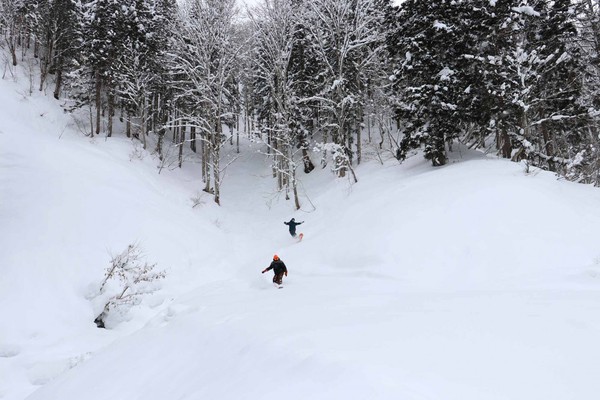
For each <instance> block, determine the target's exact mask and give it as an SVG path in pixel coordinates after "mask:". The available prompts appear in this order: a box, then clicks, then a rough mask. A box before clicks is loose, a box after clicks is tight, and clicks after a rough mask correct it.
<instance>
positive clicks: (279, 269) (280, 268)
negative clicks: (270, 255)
mask: <svg viewBox="0 0 600 400" xmlns="http://www.w3.org/2000/svg"><path fill="white" fill-rule="evenodd" d="M270 270H273V272H275V273H276V274H282V273H284V272H287V268H286V266H285V264H284V263H283V261H281V260H277V261H273V262H272V263H271V265H269V268H267V269H266V270H265V271H270Z"/></svg>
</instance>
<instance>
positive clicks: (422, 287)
mask: <svg viewBox="0 0 600 400" xmlns="http://www.w3.org/2000/svg"><path fill="white" fill-rule="evenodd" d="M19 87H20V86H19V85H17V84H14V83H12V82H8V81H0V227H1V228H0V244H1V248H0V398H1V399H3V400H22V399H25V398H27V399H29V400H55V399H61V400H79V399H86V400H100V399H102V400H105V399H106V400H108V399H110V400H132V399H144V400H165V399H189V400H192V399H281V398H285V399H286V400H293V399H307V398H313V399H419V400H421V399H440V400H441V399H443V400H454V399H456V400H470V399H473V400H481V399H486V400H487V399H511V400H512V399H523V400H525V399H526V400H533V399H543V400H550V399H556V400H564V399H578V400H584V399H585V400H587V399H590V400H591V399H595V398H597V396H598V393H600V380H598V376H599V374H600V346H598V337H599V335H600V320H599V319H598V315H599V313H600V290H599V289H600V247H599V245H598V243H600V241H599V240H598V239H599V238H600V235H599V234H598V226H600V212H599V211H598V210H600V191H598V190H597V189H594V188H591V187H587V186H584V185H577V184H573V183H567V182H564V181H558V180H557V179H556V177H555V176H553V175H552V174H550V173H546V172H540V171H537V170H536V171H533V172H532V173H530V174H525V173H524V168H523V166H521V165H518V164H515V163H510V162H507V161H501V160H496V159H493V158H488V157H484V156H483V155H481V154H478V153H470V152H465V151H463V152H462V153H461V154H459V153H456V154H454V155H453V157H454V161H455V162H453V163H450V164H449V165H448V166H446V167H443V168H438V169H432V168H431V167H429V166H428V164H427V163H426V162H425V161H423V160H421V159H420V158H419V157H414V158H411V159H409V160H408V161H407V162H406V163H405V164H403V165H400V166H399V165H398V164H397V163H395V162H389V163H387V164H386V165H384V166H381V165H379V164H378V163H376V162H367V163H365V164H363V165H361V166H360V167H359V168H357V173H358V176H359V183H358V184H356V185H353V186H349V184H348V181H346V180H335V178H333V177H332V176H331V174H330V173H329V172H328V171H327V170H318V171H315V172H314V173H311V174H310V175H304V174H302V173H301V174H300V179H301V181H302V182H301V183H302V185H301V187H302V190H303V193H302V199H303V205H304V207H303V211H301V212H293V211H292V210H293V206H292V204H291V202H286V201H285V200H284V199H283V197H282V196H281V195H278V194H277V193H275V192H274V182H273V180H272V179H271V177H270V174H269V169H268V161H266V160H264V157H263V156H262V155H261V154H260V153H259V152H258V151H259V150H260V146H258V145H256V144H249V143H246V145H245V146H246V147H245V148H244V151H243V154H242V156H241V157H240V158H239V159H238V160H237V161H235V162H234V163H233V164H232V165H231V166H230V167H229V169H228V171H227V174H226V177H225V180H224V183H223V197H222V203H223V206H222V207H217V206H216V205H214V204H213V203H212V201H211V200H210V196H206V197H205V198H204V200H202V197H201V196H202V195H201V193H202V192H201V191H200V188H201V187H202V185H201V182H200V181H199V177H200V173H199V171H198V170H197V169H198V168H199V167H198V165H197V164H195V163H194V162H193V161H190V162H187V163H185V164H184V168H183V170H178V169H171V168H168V167H167V168H164V169H163V170H162V171H161V173H160V174H158V169H157V167H156V165H157V160H156V159H154V158H153V157H152V155H150V154H148V153H145V152H143V151H141V150H140V149H139V148H136V147H135V145H134V144H132V142H130V141H129V140H126V139H124V138H120V137H116V138H111V139H109V140H105V139H103V138H95V139H93V140H92V139H90V138H88V137H84V136H83V135H82V134H81V133H80V132H79V131H78V129H77V127H76V124H74V123H73V121H72V119H71V117H70V116H68V115H65V114H63V113H62V111H61V110H60V108H59V107H58V105H57V104H56V103H55V102H54V101H51V100H49V99H47V98H45V97H42V96H37V95H34V96H33V97H29V96H27V95H22V94H19ZM198 196H200V197H201V201H200V204H199V205H198V206H196V207H192V206H193V201H192V198H197V197H198ZM313 205H314V207H313ZM291 217H295V218H296V219H297V220H300V221H305V223H304V224H303V225H301V226H300V228H301V229H300V231H302V232H304V233H305V235H306V236H305V238H304V240H303V241H302V242H301V243H297V242H296V241H295V240H293V239H291V238H290V236H289V234H288V233H287V230H286V228H287V227H286V226H285V225H283V221H284V220H289V218H291ZM132 242H137V243H139V244H140V246H141V247H142V248H143V249H144V251H145V254H146V255H147V258H148V260H150V261H151V262H156V263H157V265H158V267H159V268H161V269H163V270H165V271H166V273H167V277H166V279H165V280H164V281H163V282H162V289H161V290H159V291H158V292H156V293H155V294H153V295H151V296H148V297H147V298H145V299H144V301H143V303H142V304H141V305H140V306H139V307H136V308H134V309H132V310H131V311H130V313H129V314H128V320H127V321H123V322H122V323H120V324H118V325H116V326H115V327H114V329H98V328H96V326H95V325H94V323H93V320H94V317H95V316H97V315H98V313H99V312H100V311H101V310H102V304H101V303H99V302H98V300H97V299H95V298H93V295H94V293H95V292H96V291H97V290H98V284H99V282H100V281H101V279H102V277H103V274H104V271H105V269H106V267H107V266H108V263H109V261H110V259H111V255H114V254H116V253H118V252H120V251H122V250H123V249H124V248H125V247H126V246H127V245H128V244H130V243H132ZM274 253H277V254H279V255H280V257H281V258H282V259H283V261H284V262H285V263H286V264H287V266H288V268H289V276H288V277H287V278H285V279H284V284H285V288H284V289H283V290H276V289H275V288H274V287H273V286H272V284H271V282H270V280H271V276H270V273H269V274H264V275H262V274H261V273H260V271H261V270H262V269H264V268H265V267H266V266H268V264H269V262H270V260H271V257H272V256H273V254H274Z"/></svg>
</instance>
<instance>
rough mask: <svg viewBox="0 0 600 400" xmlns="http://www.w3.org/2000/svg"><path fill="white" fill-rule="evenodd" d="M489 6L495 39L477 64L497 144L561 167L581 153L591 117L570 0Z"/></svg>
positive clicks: (570, 165) (504, 152) (534, 160)
mask: <svg viewBox="0 0 600 400" xmlns="http://www.w3.org/2000/svg"><path fill="white" fill-rule="evenodd" d="M490 10H491V11H492V12H490V13H488V15H489V16H491V17H492V19H491V21H492V22H493V23H492V25H493V34H492V35H491V38H493V39H491V40H490V42H491V43H492V45H491V46H489V47H488V48H486V49H484V51H483V52H482V57H480V60H482V61H483V62H482V64H480V65H479V66H480V67H481V70H483V71H485V74H484V76H483V77H482V80H483V81H484V82H486V84H487V86H488V92H489V94H490V101H489V102H488V104H491V105H493V106H492V108H493V112H492V115H491V119H490V127H491V129H492V130H493V131H495V132H496V138H497V139H496V140H497V142H498V147H499V148H500V151H501V153H502V155H503V156H504V157H507V158H509V157H510V158H513V159H514V160H520V159H524V158H525V159H528V160H529V161H530V162H532V163H533V164H535V165H538V166H542V167H544V168H547V169H550V170H552V171H559V172H561V173H562V174H566V173H567V169H572V168H574V167H576V166H575V164H574V163H573V162H574V160H575V158H581V156H582V155H583V153H582V151H584V150H583V149H581V148H580V147H581V146H580V145H581V143H582V142H581V140H582V137H583V136H584V134H583V131H584V130H585V129H586V128H585V127H586V126H587V125H588V122H587V120H588V119H589V116H588V113H587V110H586V109H585V107H584V106H583V104H582V100H581V99H582V95H583V91H582V84H583V71H584V65H583V63H582V58H581V52H580V51H579V50H578V48H577V46H576V45H575V39H576V37H577V36H578V31H577V23H576V21H575V20H574V17H575V13H574V9H573V3H572V2H571V1H569V0H566V1H555V2H554V1H553V2H549V1H531V2H527V1H511V2H498V3H497V4H495V5H494V6H492V7H491V8H490Z"/></svg>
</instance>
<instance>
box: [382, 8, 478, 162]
mask: <svg viewBox="0 0 600 400" xmlns="http://www.w3.org/2000/svg"><path fill="white" fill-rule="evenodd" d="M470 3H471V4H470ZM472 6H473V4H472V2H465V1H460V0H458V1H447V0H433V1H427V2H423V1H418V0H408V1H406V2H404V3H402V5H401V6H400V8H399V9H398V12H397V15H396V27H395V29H394V32H393V33H392V34H391V36H390V38H389V39H388V46H389V49H390V51H391V53H392V56H393V58H394V63H395V65H394V68H395V71H394V75H393V81H394V92H395V95H396V101H397V113H398V119H399V120H400V121H401V123H402V125H403V130H404V137H403V138H402V141H401V143H400V149H399V150H400V151H399V158H404V157H406V154H407V153H408V152H409V151H410V150H411V149H416V148H420V147H421V146H424V153H425V158H427V159H429V160H431V162H432V164H433V165H434V166H439V165H444V164H445V163H446V161H447V155H446V145H449V144H451V143H452V141H454V140H456V139H457V138H458V137H459V135H460V133H461V131H462V130H463V129H465V126H466V125H467V123H468V117H467V115H466V114H465V113H464V108H463V107H462V106H463V104H462V103H464V99H465V94H466V95H467V96H470V93H469V92H470V88H469V85H470V79H469V78H468V76H467V75H466V72H467V69H468V68H467V66H468V62H469V59H468V58H466V57H465V55H466V54H469V53H472V41H471V39H470V37H469V35H468V32H469V29H470V24H469V22H470V21H469V18H468V16H469V12H470V10H472V8H471V7H472Z"/></svg>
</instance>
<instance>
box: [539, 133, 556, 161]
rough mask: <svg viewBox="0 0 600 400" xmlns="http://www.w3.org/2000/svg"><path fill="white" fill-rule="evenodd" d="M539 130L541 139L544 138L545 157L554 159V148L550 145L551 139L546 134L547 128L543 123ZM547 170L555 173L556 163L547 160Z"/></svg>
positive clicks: (550, 159)
mask: <svg viewBox="0 0 600 400" xmlns="http://www.w3.org/2000/svg"><path fill="white" fill-rule="evenodd" d="M540 130H541V131H542V137H543V138H544V148H545V149H546V150H545V151H546V155H547V156H548V157H554V146H553V144H552V139H551V138H550V134H549V133H548V128H547V127H546V123H545V122H542V124H541V126H540ZM548 169H549V170H550V171H552V172H556V163H555V162H554V160H553V159H552V158H549V159H548Z"/></svg>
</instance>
